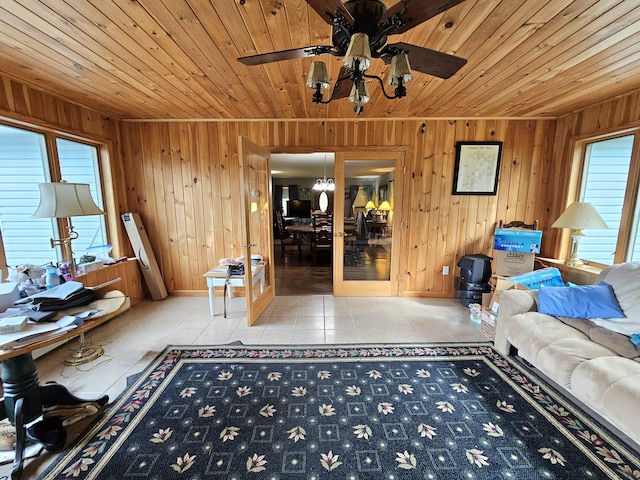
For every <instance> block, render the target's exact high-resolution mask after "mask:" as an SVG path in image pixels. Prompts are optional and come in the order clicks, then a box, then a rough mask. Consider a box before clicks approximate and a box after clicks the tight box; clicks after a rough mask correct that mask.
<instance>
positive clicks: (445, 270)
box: [442, 265, 449, 275]
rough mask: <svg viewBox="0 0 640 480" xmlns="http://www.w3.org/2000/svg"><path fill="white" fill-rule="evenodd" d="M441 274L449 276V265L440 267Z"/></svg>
mask: <svg viewBox="0 0 640 480" xmlns="http://www.w3.org/2000/svg"><path fill="white" fill-rule="evenodd" d="M442 274H443V275H449V265H445V266H443V267H442Z"/></svg>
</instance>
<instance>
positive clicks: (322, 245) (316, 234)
mask: <svg viewBox="0 0 640 480" xmlns="http://www.w3.org/2000/svg"><path fill="white" fill-rule="evenodd" d="M311 251H312V253H313V263H314V264H316V263H318V254H321V255H324V254H326V255H328V257H329V261H331V259H332V258H333V224H329V225H316V226H315V227H314V229H313V235H312V237H311Z"/></svg>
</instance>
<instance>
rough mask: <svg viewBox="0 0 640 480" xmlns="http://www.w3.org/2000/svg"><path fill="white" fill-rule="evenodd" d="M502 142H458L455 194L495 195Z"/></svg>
mask: <svg viewBox="0 0 640 480" xmlns="http://www.w3.org/2000/svg"><path fill="white" fill-rule="evenodd" d="M501 155H502V142H456V163H455V170H454V172H453V192H452V193H453V195H495V194H496V193H497V191H498V173H499V172H500V157H501Z"/></svg>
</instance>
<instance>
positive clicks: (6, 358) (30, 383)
mask: <svg viewBox="0 0 640 480" xmlns="http://www.w3.org/2000/svg"><path fill="white" fill-rule="evenodd" d="M129 306H130V302H129V299H128V297H126V296H125V295H124V294H123V293H122V292H120V291H117V290H114V291H111V292H107V293H106V294H105V295H104V297H103V298H102V299H100V300H97V301H95V302H92V303H90V304H89V305H84V306H82V307H74V308H73V309H68V310H65V311H64V312H61V314H60V316H62V315H64V314H66V315H74V314H78V313H80V312H83V311H85V310H89V309H93V308H95V309H98V310H102V311H103V312H104V313H103V315H100V316H98V317H95V318H93V319H87V320H85V322H84V324H83V325H81V326H78V327H76V328H74V329H73V330H70V331H66V332H64V333H62V334H60V335H58V336H54V337H51V336H49V335H48V334H46V333H45V334H43V335H42V336H43V338H44V339H43V340H38V339H37V338H36V339H34V341H33V342H31V343H28V344H24V345H22V346H20V347H18V348H12V349H7V348H5V349H4V350H0V362H2V383H3V387H4V398H3V400H2V402H1V403H0V419H4V418H8V419H9V421H10V422H11V423H12V424H13V425H15V427H16V447H15V458H14V461H13V468H12V470H11V478H12V479H18V478H20V476H21V475H22V464H23V460H24V458H23V457H24V448H25V446H26V426H25V425H27V424H29V423H30V422H33V421H35V420H37V419H38V417H40V415H42V411H43V409H44V408H47V407H52V406H54V405H77V404H79V403H84V402H87V401H92V402H96V403H98V404H99V405H100V406H103V405H106V404H107V402H108V401H109V397H108V396H107V395H103V396H102V397H100V398H97V399H92V400H87V399H82V398H78V397H76V396H75V395H72V394H71V393H70V392H69V391H68V390H67V389H66V388H65V387H64V386H62V385H60V384H58V383H54V382H49V383H46V384H45V385H42V386H41V385H40V382H39V380H38V372H37V369H36V363H35V361H34V360H33V356H32V355H31V352H33V351H34V350H37V349H38V348H42V347H46V346H47V345H51V344H53V343H57V342H60V341H62V340H69V339H71V338H74V337H76V336H78V335H80V334H81V333H84V332H86V331H88V330H91V329H92V328H95V327H97V326H98V325H101V324H103V323H104V322H106V321H108V320H110V319H112V318H113V317H115V316H116V315H119V314H120V313H122V312H123V311H125V310H127V309H128V308H129Z"/></svg>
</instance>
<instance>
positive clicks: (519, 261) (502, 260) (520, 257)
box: [493, 250, 536, 277]
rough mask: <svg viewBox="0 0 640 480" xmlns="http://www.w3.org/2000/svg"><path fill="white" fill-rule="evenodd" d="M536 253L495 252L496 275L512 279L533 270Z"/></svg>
mask: <svg viewBox="0 0 640 480" xmlns="http://www.w3.org/2000/svg"><path fill="white" fill-rule="evenodd" d="M535 256H536V255H535V253H523V252H511V251H508V250H494V256H493V258H494V259H495V265H496V275H501V276H503V277H512V276H513V275H520V274H521V273H527V272H530V271H531V270H533V261H534V259H535Z"/></svg>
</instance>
